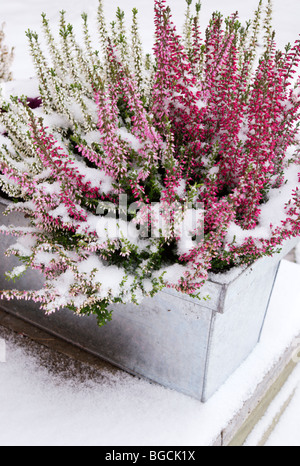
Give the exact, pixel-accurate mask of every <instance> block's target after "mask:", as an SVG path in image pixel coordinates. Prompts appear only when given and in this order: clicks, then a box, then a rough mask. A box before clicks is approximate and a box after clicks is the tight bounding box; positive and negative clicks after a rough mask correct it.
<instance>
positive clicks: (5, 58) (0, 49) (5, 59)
mask: <svg viewBox="0 0 300 466" xmlns="http://www.w3.org/2000/svg"><path fill="white" fill-rule="evenodd" d="M4 40H5V34H4V23H3V24H2V27H1V29H0V82H1V81H10V80H11V79H12V74H11V71H10V67H11V64H12V61H13V58H14V50H13V49H11V50H10V49H9V48H8V47H7V45H5V43H4Z"/></svg>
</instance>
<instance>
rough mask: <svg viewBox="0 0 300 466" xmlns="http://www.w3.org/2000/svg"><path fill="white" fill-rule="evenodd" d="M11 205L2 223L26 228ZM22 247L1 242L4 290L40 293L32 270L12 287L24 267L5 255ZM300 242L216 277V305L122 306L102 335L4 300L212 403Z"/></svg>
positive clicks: (90, 325) (87, 325)
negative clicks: (11, 278)
mask: <svg viewBox="0 0 300 466" xmlns="http://www.w3.org/2000/svg"><path fill="white" fill-rule="evenodd" d="M6 205H7V201H5V200H3V199H1V198H0V219H1V220H0V224H3V223H5V224H6V225H10V224H14V225H22V224H23V225H24V221H25V220H24V218H23V217H22V215H18V214H12V215H10V216H9V217H3V216H2V215H1V214H2V212H3V211H4V210H5V207H6ZM14 241H15V239H14V238H11V237H6V236H2V237H1V243H0V255H1V262H0V289H9V288H15V287H17V288H18V289H26V290H30V289H39V288H40V287H41V286H42V279H41V277H40V275H39V274H37V273H35V272H32V271H29V272H28V273H27V274H26V275H25V276H24V277H23V278H22V279H21V280H20V281H18V282H17V283H16V284H14V283H11V282H7V281H6V280H5V278H4V273H5V272H6V271H8V270H11V269H12V267H13V266H14V265H16V262H17V259H16V258H6V257H5V256H4V252H5V250H6V249H7V248H8V247H9V245H10V244H12V243H13V242H14ZM298 241H299V240H298V239H297V238H296V239H293V240H290V241H287V242H286V243H285V244H284V247H283V249H282V252H281V253H280V254H276V255H275V256H274V257H272V258H261V259H260V260H258V261H257V262H255V263H254V264H253V265H252V266H251V267H248V268H246V269H244V270H239V269H235V270H234V271H233V272H231V273H230V274H224V275H218V276H213V277H211V278H210V280H209V281H208V282H207V283H206V285H205V287H204V289H203V294H204V295H206V294H208V295H209V296H210V298H211V299H210V300H208V301H199V300H196V299H193V298H190V297H188V296H185V295H182V294H180V293H177V292H174V291H170V290H164V291H162V292H160V293H159V294H157V295H156V296H155V297H154V298H152V299H145V300H144V302H143V303H142V305H140V306H139V307H138V306H135V305H117V306H114V307H113V309H114V312H113V320H112V322H110V323H108V324H107V325H106V326H104V327H102V328H99V327H98V326H97V323H96V318H95V317H93V316H91V317H78V316H76V315H75V314H73V313H72V312H71V311H68V310H62V311H58V312H57V313H55V314H52V315H50V316H46V315H44V313H43V312H42V311H40V310H39V307H38V305H36V304H34V303H31V302H25V301H10V302H7V301H1V303H0V306H1V307H2V308H3V309H4V310H6V311H7V312H9V313H11V314H14V315H17V316H19V317H21V318H23V319H25V320H27V321H30V322H31V323H33V324H35V325H37V326H39V327H41V328H43V329H46V330H47V331H48V332H50V333H53V334H55V335H58V336H59V337H61V338H63V339H65V340H68V341H70V342H72V343H74V344H75V345H78V346H80V347H82V348H84V349H86V350H87V351H89V352H92V353H93V354H96V355H98V356H100V357H101V358H103V359H105V360H107V361H109V362H111V363H113V364H114V365H116V366H118V367H120V368H122V369H124V370H126V371H127V372H130V373H133V374H137V375H141V376H143V377H146V378H148V379H150V380H152V381H154V382H157V383H159V384H162V385H164V386H166V387H169V388H172V389H174V390H177V391H179V392H182V393H184V394H187V395H190V396H192V397H195V398H196V399H198V400H201V401H203V402H205V401H207V400H208V399H209V398H210V397H211V396H212V395H213V394H214V393H215V392H216V390H218V388H219V387H220V386H221V385H222V384H223V383H224V382H225V381H226V380H227V379H228V377H229V376H230V375H231V374H232V373H233V372H234V371H235V370H236V369H237V368H238V367H239V366H240V365H241V363H242V362H243V361H244V360H245V359H246V358H247V357H248V356H249V354H250V353H251V352H252V350H253V349H254V347H255V346H256V344H257V343H258V341H259V339H260V335H261V331H262V328H263V324H264V321H265V317H266V313H267V310H268V304H269V301H270V297H271V294H272V289H273V286H274V282H275V279H276V274H277V271H278V268H279V264H280V260H281V259H282V258H283V257H284V256H285V255H286V254H287V253H288V252H289V251H290V250H291V249H292V248H293V247H294V246H295V245H296V244H297V242H298Z"/></svg>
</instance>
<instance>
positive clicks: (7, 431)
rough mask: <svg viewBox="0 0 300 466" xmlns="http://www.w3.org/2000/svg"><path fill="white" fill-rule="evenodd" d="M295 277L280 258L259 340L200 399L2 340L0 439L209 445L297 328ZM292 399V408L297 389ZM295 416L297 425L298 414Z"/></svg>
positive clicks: (298, 277) (299, 269)
mask: <svg viewBox="0 0 300 466" xmlns="http://www.w3.org/2000/svg"><path fill="white" fill-rule="evenodd" d="M299 281H300V266H298V265H297V264H293V263H289V262H286V261H283V263H282V265H281V268H280V271H279V275H278V279H277V283H276V287H275V291H274V294H273V298H272V301H271V306H270V312H269V317H268V319H267V321H266V325H265V329H264V332H263V335H262V340H261V343H260V344H259V345H258V346H257V347H256V349H255V350H254V351H253V353H252V354H251V356H250V357H249V358H248V359H247V361H246V362H245V363H244V364H243V365H242V366H241V367H240V368H239V369H238V370H237V371H236V372H235V373H234V374H233V375H232V376H231V378H230V379H229V380H228V381H227V383H226V384H225V385H224V386H223V387H222V388H221V389H220V390H219V391H218V392H217V393H216V394H215V395H214V396H213V397H212V398H211V399H210V400H209V401H208V402H207V403H206V404H202V403H200V402H199V401H196V400H194V399H192V398H190V397H188V396H185V395H182V394H179V393H177V392H175V391H172V390H169V389H166V388H163V387H161V386H159V385H156V384H152V383H150V382H148V381H146V380H143V379H139V378H137V377H132V376H130V375H128V374H126V373H124V372H122V371H117V372H116V373H111V372H108V371H107V372H106V371H102V372H101V376H100V375H99V378H97V377H96V378H92V379H91V378H88V379H87V380H85V381H82V380H81V379H80V377H79V376H78V377H75V378H74V376H73V377H72V378H66V377H65V376H63V375H59V373H58V374H53V372H51V371H49V370H47V368H46V367H45V366H42V365H41V364H40V362H39V358H38V357H37V356H36V355H35V354H33V353H32V352H30V351H28V350H26V349H24V348H22V347H20V346H19V345H18V344H17V343H16V342H12V341H10V340H8V341H7V348H6V356H7V362H6V363H1V364H0V387H1V388H0V413H1V414H0V419H1V422H0V445H1V446H4V445H5V446H19V445H26V446H48V445H50V446H61V445H65V446H89V445H90V446H93V445H95V446H99V445H105V446H121V445H122V446H129V445H136V446H143V445H146V446H147V445H148V446H150V445H156V446H160V445H173V446H180V445H185V446H189V445H191V446H192V445H193V446H195V445H199V446H209V445H210V444H211V443H212V442H213V441H214V440H215V438H216V437H217V435H218V434H219V433H220V432H221V431H222V429H223V428H225V427H226V426H227V424H228V422H229V421H230V420H231V419H232V417H233V416H234V414H235V413H237V412H238V411H239V410H240V409H241V408H242V406H243V403H244V401H245V400H246V399H247V398H248V397H249V396H251V394H252V392H253V390H254V389H255V387H256V385H257V384H258V383H259V382H260V381H261V380H262V378H263V377H264V375H265V374H266V373H267V372H268V371H269V369H270V367H271V366H272V365H273V363H274V362H275V361H276V360H277V359H278V358H279V357H280V356H281V354H282V353H283V351H284V350H285V348H287V347H288V346H289V345H290V343H291V341H293V339H294V338H296V337H297V336H298V335H299V333H300V313H299V308H300V289H299ZM0 338H1V328H0ZM69 370H70V372H72V371H73V364H72V362H71V361H70V367H69ZM297 373H298V376H299V375H300V374H299V369H298V370H297ZM293 377H295V376H294V375H293ZM299 379H300V376H299ZM299 386H300V384H299ZM297 400H298V403H297ZM294 403H295V405H294V411H295V412H296V413H299V408H298V407H299V405H300V400H299V396H298V398H295V401H294ZM294 421H296V426H298V425H299V416H298V420H297V419H296V415H295V416H294ZM294 425H295V422H293V423H292V424H291V427H294ZM286 429H287V430H288V429H290V427H289V423H288V419H287V420H286ZM298 432H299V429H298ZM274 435H275V434H274ZM296 435H297V432H296V433H295V434H294V438H295V436H296ZM286 436H288V433H287V432H286ZM274 439H275V437H274ZM271 440H272V439H271ZM285 441H286V440H285ZM276 442H278V443H279V444H280V442H281V437H280V435H279V434H278V436H277V437H276Z"/></svg>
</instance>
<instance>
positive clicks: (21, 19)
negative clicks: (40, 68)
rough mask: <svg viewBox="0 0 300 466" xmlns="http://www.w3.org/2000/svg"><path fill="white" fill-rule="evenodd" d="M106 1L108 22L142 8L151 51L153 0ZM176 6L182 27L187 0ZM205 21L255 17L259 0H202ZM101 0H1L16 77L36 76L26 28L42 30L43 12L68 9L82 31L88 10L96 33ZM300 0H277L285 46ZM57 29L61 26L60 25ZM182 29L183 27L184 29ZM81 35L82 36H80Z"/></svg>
mask: <svg viewBox="0 0 300 466" xmlns="http://www.w3.org/2000/svg"><path fill="white" fill-rule="evenodd" d="M104 2H105V12H106V15H107V18H108V21H109V22H110V21H112V20H113V19H114V13H115V11H116V9H117V7H118V6H120V7H121V8H122V9H124V10H125V12H126V13H127V17H128V19H130V18H131V10H132V8H133V7H137V8H138V9H139V18H140V19H139V21H140V25H141V35H142V39H143V44H144V49H145V52H150V51H151V49H152V42H153V31H154V27H153V20H152V18H153V2H152V0H122V1H117V0H113V1H109V0H104ZM168 2H169V5H170V6H171V8H172V11H173V16H174V19H175V22H176V24H178V26H179V27H180V28H181V26H182V24H183V22H184V11H185V1H184V0H168ZM202 3H203V8H202V12H201V24H202V27H203V28H204V27H205V26H206V25H207V24H208V21H209V18H210V16H211V13H212V12H213V11H216V10H218V11H222V13H224V15H229V14H231V13H233V12H235V11H237V10H238V11H239V14H240V18H241V20H242V21H246V20H248V19H249V18H252V16H253V11H254V9H255V8H256V6H257V4H258V0H248V1H247V2H241V1H240V0H226V2H224V0H209V1H208V0H205V1H203V2H202ZM97 4H98V0H89V1H88V2H87V1H86V0H76V2H74V1H73V0H52V1H51V2H49V1H46V0H26V1H23V0H10V1H5V0H1V2H0V23H2V22H3V21H5V22H6V29H5V31H6V37H7V40H6V42H7V44H8V45H10V46H15V48H16V50H15V61H14V64H13V70H12V71H13V73H14V77H15V78H16V79H26V78H28V77H31V76H33V75H34V69H33V65H32V61H31V58H30V56H29V53H28V47H27V39H26V37H25V31H26V30H27V29H33V30H36V31H37V32H40V30H41V28H40V24H41V21H40V14H41V12H45V13H47V15H48V17H49V20H50V21H51V23H52V24H53V25H54V26H56V25H57V24H58V18H59V11H61V10H66V11H67V13H68V16H67V18H68V21H69V22H71V23H72V24H74V26H75V30H76V31H77V30H80V28H79V25H80V24H81V17H80V15H81V13H82V12H83V11H85V12H87V13H88V15H89V17H90V24H91V30H92V32H95V33H96V27H95V23H96V14H95V11H96V8H97ZM299 15H300V2H299V0H274V26H275V27H276V31H277V42H278V46H280V47H281V48H282V47H284V45H285V44H286V43H288V42H293V41H295V40H296V39H297V38H298V34H299ZM56 29H57V28H56ZM180 30H181V29H180ZM79 37H80V36H79Z"/></svg>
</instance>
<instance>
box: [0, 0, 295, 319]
mask: <svg viewBox="0 0 300 466" xmlns="http://www.w3.org/2000/svg"><path fill="white" fill-rule="evenodd" d="M154 10H155V44H154V48H153V52H154V53H153V56H149V55H147V56H144V55H143V51H142V43H141V39H140V36H139V32H138V16H137V15H138V12H137V10H136V9H134V10H133V19H132V27H131V31H130V34H127V32H126V27H125V20H124V12H123V11H122V10H120V9H118V10H117V14H116V20H115V21H113V22H112V23H111V25H110V30H109V27H108V26H107V24H106V22H105V18H104V15H103V5H102V2H101V1H100V2H99V8H98V32H99V41H100V50H99V51H97V50H94V48H93V45H92V38H91V36H90V33H89V28H88V18H87V15H85V14H83V16H82V19H83V37H84V45H83V46H81V45H79V43H78V42H77V40H76V37H75V34H74V30H73V27H72V26H71V25H69V24H67V23H66V16H65V12H61V20H60V44H58V43H57V42H56V39H55V38H54V36H53V35H52V32H51V29H50V25H49V22H48V20H47V18H46V16H45V15H43V17H42V19H43V29H44V33H45V36H46V39H47V43H48V48H49V52H50V56H51V60H52V61H51V63H50V62H48V60H47V59H46V55H45V53H44V52H43V50H42V48H41V46H40V44H39V38H38V36H37V34H36V33H34V32H32V31H28V32H27V37H28V39H29V44H30V50H31V53H32V56H33V59H34V62H35V66H36V71H37V75H38V78H39V83H40V97H41V99H42V105H41V107H40V108H37V109H32V108H30V105H28V101H27V99H26V97H24V98H22V99H16V98H12V99H11V101H10V102H2V113H1V120H2V123H3V125H4V126H5V128H6V133H7V136H8V137H7V144H6V145H4V146H3V147H2V150H1V152H0V169H1V177H0V183H1V185H2V189H3V191H5V193H6V194H7V195H8V196H10V197H11V198H15V200H16V202H15V203H13V204H11V205H10V206H9V207H8V209H7V212H6V213H9V212H21V213H23V214H25V216H26V218H27V219H28V225H27V226H26V227H23V228H22V227H18V228H17V227H13V226H12V227H9V228H7V227H3V228H2V229H1V231H2V233H3V234H10V235H14V236H15V237H17V240H16V243H15V244H13V245H12V246H11V247H10V249H9V250H8V254H12V255H15V256H17V257H19V259H20V260H21V262H22V264H23V265H22V266H20V267H17V268H16V269H14V270H13V271H12V272H10V273H9V274H8V276H9V277H10V278H12V279H14V278H17V277H18V276H20V275H22V274H23V273H25V272H26V270H27V269H28V268H33V269H36V270H39V271H41V273H43V275H44V276H45V286H44V288H43V289H42V290H39V291H17V290H13V291H3V292H2V297H3V298H7V299H13V298H17V299H24V298H25V299H33V300H35V301H37V302H40V303H41V307H42V308H43V309H45V310H46V311H47V312H53V311H55V310H56V309H59V308H61V307H69V308H70V309H72V310H74V311H75V312H77V313H78V314H89V313H95V314H96V315H97V316H98V319H99V323H100V324H101V323H105V322H106V321H107V320H108V319H110V317H111V309H112V308H111V307H109V306H108V305H110V304H114V303H126V302H133V303H136V304H138V303H140V302H141V301H142V299H143V298H144V297H146V296H150V297H151V296H154V294H155V293H157V292H158V291H159V290H161V289H162V288H164V287H168V288H173V289H174V290H177V291H179V292H182V293H186V294H189V295H191V296H193V297H195V298H200V299H201V298H205V296H203V293H202V292H201V288H202V286H203V284H204V283H205V281H206V280H207V278H208V276H209V274H210V273H219V272H225V271H227V270H229V269H230V268H232V267H234V266H247V265H249V264H251V263H253V262H254V261H255V260H256V259H258V258H259V257H261V256H264V255H272V254H275V253H276V252H277V251H278V250H279V249H280V247H281V245H282V242H283V241H284V240H285V239H287V238H290V237H293V236H299V233H300V210H299V209H300V198H299V187H298V183H299V176H298V171H299V169H298V165H299V107H300V99H299V95H300V93H299V86H300V80H299V78H297V76H296V73H297V68H298V65H299V61H300V41H299V40H297V41H296V42H295V44H294V45H293V46H292V45H290V44H288V45H287V47H286V48H285V50H283V51H279V50H277V48H276V43H275V33H274V32H273V30H272V26H271V24H272V23H271V19H272V4H271V1H268V2H267V5H266V8H264V4H263V1H262V0H261V1H260V2H259V5H258V9H257V10H256V12H255V16H254V19H253V21H249V22H247V23H246V25H242V24H241V22H240V21H239V18H238V14H237V13H234V14H233V15H231V16H230V17H228V18H224V17H223V16H222V15H221V13H219V12H216V13H214V14H213V16H212V18H211V21H210V23H209V25H208V27H207V29H206V31H205V34H203V33H202V32H201V30H200V24H199V15H200V12H201V2H197V3H196V5H195V10H194V9H193V8H192V2H191V0H187V13H186V18H185V24H184V33H183V37H180V36H179V35H178V33H177V30H176V27H175V25H174V24H173V22H172V16H171V10H170V8H169V7H168V6H167V4H166V2H165V0H155V1H154ZM260 43H263V44H264V45H263V49H261V48H259V44H260ZM202 209H204V211H205V216H204V218H203V216H202V215H201V212H202ZM195 214H196V215H195ZM191 219H192V222H190V220H191Z"/></svg>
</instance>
